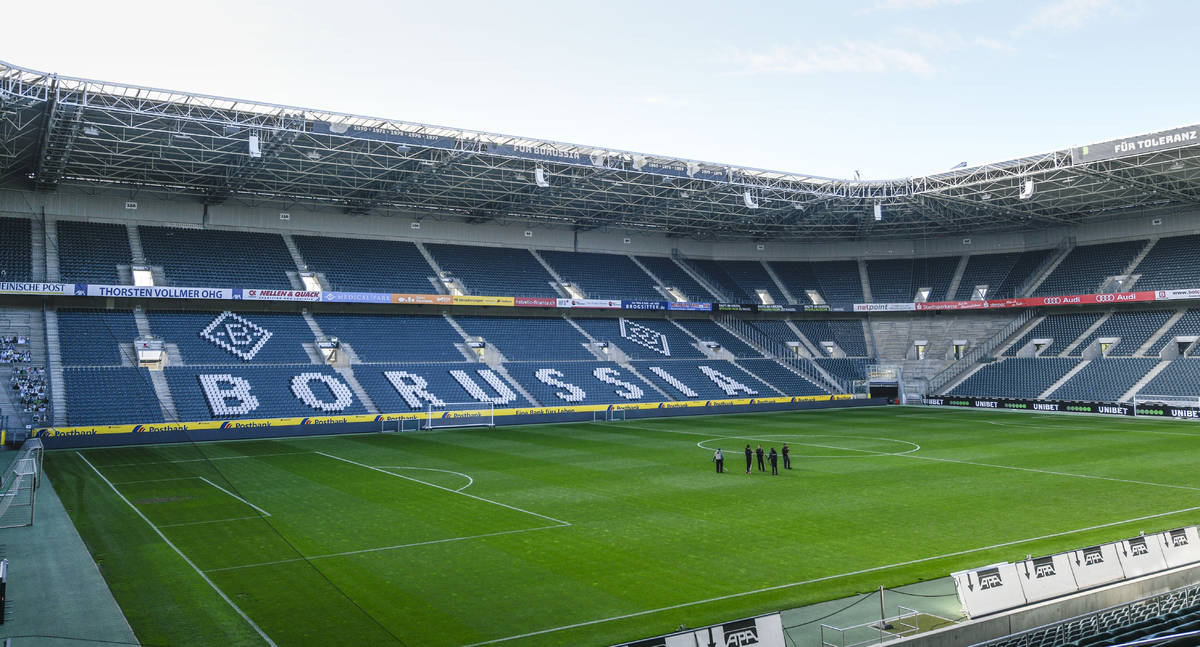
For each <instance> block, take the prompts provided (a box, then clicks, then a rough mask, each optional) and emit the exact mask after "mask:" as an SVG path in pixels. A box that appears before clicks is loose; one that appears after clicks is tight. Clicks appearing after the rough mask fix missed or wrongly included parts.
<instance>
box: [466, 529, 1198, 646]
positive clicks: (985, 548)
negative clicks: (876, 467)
mask: <svg viewBox="0 0 1200 647" xmlns="http://www.w3.org/2000/svg"><path fill="white" fill-rule="evenodd" d="M1197 510H1200V506H1193V507H1191V508H1183V509H1181V510H1172V511H1170V512H1160V513H1157V514H1151V515H1146V516H1143V517H1135V518H1133V519H1124V520H1122V521H1112V522H1109V523H1102V524H1099V525H1095V526H1088V527H1086V528H1076V529H1075V530H1064V531H1062V532H1054V533H1050V534H1048V535H1041V536H1040V537H1029V538H1027V539H1016V540H1013V541H1006V542H1003V543H999V544H992V545H991V546H981V547H979V548H968V549H966V550H959V551H955V552H952V553H945V554H942V555H933V556H931V557H921V558H918V559H910V560H908V561H904V562H896V563H895V564H885V565H883V566H872V567H871V568H864V569H861V570H857V571H850V572H848V573H838V574H836V575H825V576H823V577H814V578H812V579H808V580H801V581H799V582H789V583H787V584H776V585H775V586H768V587H764V588H761V589H755V590H753V591H742V592H740V593H730V594H728V595H719V596H717V597H714V598H708V599H706V600H696V601H693V602H683V603H680V604H672V605H670V606H666V607H659V608H657V609H648V610H646V611H635V612H634V613H627V614H625V615H620V616H612V617H609V618H600V619H598V620H588V621H586V622H577V623H575V624H570V625H563V626H561V627H551V628H549V629H540V630H538V631H531V632H529V633H523V634H518V635H514V636H505V637H504V638H493V639H492V640H484V641H482V642H477V643H471V644H469V645H463V647H482V646H483V645H494V644H497V643H503V642H508V641H510V640H520V639H522V638H530V637H532V636H541V635H545V634H550V633H556V632H559V631H567V630H570V629H579V628H581V627H590V626H592V625H598V624H603V623H605V622H615V621H617V620H628V619H629V618H637V617H640V616H648V615H653V614H655V613H662V612H664V611H674V610H675V609H685V608H687V607H694V606H699V605H701V604H709V603H712V602H723V601H725V600H733V599H737V598H744V597H748V596H751V595H758V594H760V593H770V592H772V591H781V590H784V589H790V588H794V587H797V586H805V585H807V584H816V583H819V582H828V581H830V580H838V579H842V578H846V577H854V576H855V575H865V574H867V573H875V572H877V571H885V570H888V569H891V568H900V567H902V566H912V565H913V564H921V563H924V562H932V561H937V560H939V559H948V558H951V557H960V556H962V555H970V554H971V553H979V552H983V551H988V550H993V549H996V548H1005V547H1008V546H1017V545H1020V544H1027V543H1030V542H1034V541H1041V540H1043V539H1054V538H1056V537H1066V536H1070V535H1074V534H1078V533H1081V532H1090V531H1092V530H1100V529H1102V528H1111V527H1113V526H1120V525H1124V524H1127V523H1135V522H1138V521H1147V520H1149V519H1157V518H1160V517H1169V516H1172V515H1176V514H1183V513H1185V512H1195V511H1197Z"/></svg>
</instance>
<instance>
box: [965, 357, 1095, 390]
mask: <svg viewBox="0 0 1200 647" xmlns="http://www.w3.org/2000/svg"><path fill="white" fill-rule="evenodd" d="M1078 363H1079V360H1077V359H1072V358H1069V357H1010V358H1007V359H1002V360H1000V361H998V362H990V363H987V364H984V365H983V367H982V368H980V369H979V370H978V371H976V372H975V373H974V374H972V375H971V377H968V378H967V379H966V380H964V381H963V382H962V383H961V384H959V385H958V386H956V387H954V388H953V389H951V390H950V392H951V393H952V394H954V395H963V396H976V397H989V398H990V397H1010V398H1036V397H1038V395H1040V394H1041V393H1042V391H1045V390H1046V389H1048V388H1050V387H1051V386H1052V385H1053V384H1054V383H1055V382H1057V381H1058V380H1060V379H1062V376H1064V375H1066V374H1067V372H1068V371H1070V370H1071V369H1072V368H1074V367H1075V365H1076V364H1078Z"/></svg>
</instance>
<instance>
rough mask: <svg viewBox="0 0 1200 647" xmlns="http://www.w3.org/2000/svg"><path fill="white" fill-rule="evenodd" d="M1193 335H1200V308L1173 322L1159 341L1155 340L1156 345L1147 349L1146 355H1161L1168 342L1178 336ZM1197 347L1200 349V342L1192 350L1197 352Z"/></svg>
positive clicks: (1189, 311)
mask: <svg viewBox="0 0 1200 647" xmlns="http://www.w3.org/2000/svg"><path fill="white" fill-rule="evenodd" d="M1192 336H1198V337H1200V310H1188V311H1187V312H1185V313H1183V316H1182V317H1180V318H1179V321H1176V322H1175V323H1174V324H1172V325H1171V327H1170V328H1168V329H1167V332H1165V333H1163V335H1162V336H1161V337H1159V338H1158V341H1156V342H1154V345H1153V346H1151V347H1150V350H1148V351H1146V356H1147V357H1159V355H1160V354H1161V353H1162V350H1163V348H1166V346H1167V344H1169V343H1171V341H1172V340H1174V339H1175V338H1176V337H1192ZM1196 349H1200V344H1196V345H1195V348H1194V349H1193V351H1192V352H1195V350H1196Z"/></svg>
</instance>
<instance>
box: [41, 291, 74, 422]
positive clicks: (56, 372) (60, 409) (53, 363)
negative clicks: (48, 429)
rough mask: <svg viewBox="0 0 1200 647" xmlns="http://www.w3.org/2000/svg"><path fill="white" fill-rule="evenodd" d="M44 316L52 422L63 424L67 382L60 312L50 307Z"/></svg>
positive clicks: (65, 409)
mask: <svg viewBox="0 0 1200 647" xmlns="http://www.w3.org/2000/svg"><path fill="white" fill-rule="evenodd" d="M42 318H44V320H45V321H44V328H43V330H44V331H45V340H46V352H45V355H44V357H45V358H46V374H47V377H48V378H49V380H50V401H51V402H53V403H54V412H53V413H54V416H53V418H54V419H53V420H52V421H51V422H53V423H54V424H62V423H63V422H64V421H65V420H66V411H67V383H66V378H65V377H64V376H63V362H62V346H61V344H60V343H59V339H58V312H57V311H55V310H53V309H49V308H48V309H46V312H45V313H44V316H43V317H42ZM35 357H36V356H35Z"/></svg>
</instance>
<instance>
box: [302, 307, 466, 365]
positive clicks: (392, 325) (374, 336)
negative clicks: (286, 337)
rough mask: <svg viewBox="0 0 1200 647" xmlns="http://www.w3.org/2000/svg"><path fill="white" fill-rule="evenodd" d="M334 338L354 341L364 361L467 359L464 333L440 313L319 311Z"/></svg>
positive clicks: (320, 320) (319, 320)
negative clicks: (396, 313)
mask: <svg viewBox="0 0 1200 647" xmlns="http://www.w3.org/2000/svg"><path fill="white" fill-rule="evenodd" d="M313 317H314V318H315V319H316V320H317V325H319V326H320V327H321V331H322V332H324V333H325V334H326V335H329V336H330V337H337V338H338V339H339V340H340V341H341V342H342V343H347V344H350V346H351V348H353V349H354V352H355V354H357V355H358V359H359V360H360V361H363V362H389V363H408V362H465V361H466V358H464V357H463V354H462V353H461V352H460V351H459V350H458V348H457V347H456V346H455V344H462V343H464V342H463V338H462V335H460V334H458V331H457V330H455V329H454V328H453V327H451V326H450V323H449V322H447V321H446V319H445V318H444V317H441V316H438V315H375V314H315V315H313Z"/></svg>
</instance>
